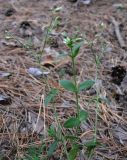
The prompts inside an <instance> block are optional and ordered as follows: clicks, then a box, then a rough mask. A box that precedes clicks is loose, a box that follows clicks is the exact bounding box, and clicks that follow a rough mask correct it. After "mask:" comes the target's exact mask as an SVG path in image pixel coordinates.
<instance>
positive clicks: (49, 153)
mask: <svg viewBox="0 0 127 160" xmlns="http://www.w3.org/2000/svg"><path fill="white" fill-rule="evenodd" d="M57 145H58V141H57V140H55V141H54V142H53V143H52V144H51V145H50V147H49V149H48V152H47V155H48V157H51V156H52V155H53V152H55V151H56V148H57Z"/></svg>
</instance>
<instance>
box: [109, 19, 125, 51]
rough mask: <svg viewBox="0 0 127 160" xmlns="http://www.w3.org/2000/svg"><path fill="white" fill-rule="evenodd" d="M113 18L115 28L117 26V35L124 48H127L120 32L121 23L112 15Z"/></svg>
mask: <svg viewBox="0 0 127 160" xmlns="http://www.w3.org/2000/svg"><path fill="white" fill-rule="evenodd" d="M111 20H112V23H113V25H114V28H115V33H116V37H117V39H118V41H119V44H120V46H121V47H122V48H125V47H126V45H125V42H124V40H123V37H122V36H121V33H120V29H119V23H118V22H117V21H116V20H115V18H114V17H111Z"/></svg>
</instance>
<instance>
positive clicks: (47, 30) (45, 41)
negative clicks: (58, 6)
mask: <svg viewBox="0 0 127 160" xmlns="http://www.w3.org/2000/svg"><path fill="white" fill-rule="evenodd" d="M53 20H54V18H53V17H52V18H51V21H50V24H49V26H48V27H47V28H46V35H45V39H44V43H43V47H42V49H41V55H42V54H43V52H44V49H45V46H46V43H47V39H48V36H49V33H50V29H51V27H52V23H53Z"/></svg>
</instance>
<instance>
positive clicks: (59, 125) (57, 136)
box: [53, 103, 69, 160]
mask: <svg viewBox="0 0 127 160" xmlns="http://www.w3.org/2000/svg"><path fill="white" fill-rule="evenodd" d="M53 108H54V115H55V119H56V121H57V123H58V132H59V135H56V138H57V139H59V140H60V141H62V143H63V146H64V151H65V153H66V156H67V160H69V155H68V152H67V147H66V144H65V141H66V140H65V138H64V136H63V135H62V126H61V124H60V123H59V119H58V116H57V111H56V107H55V105H54V103H53ZM59 137H60V138H59Z"/></svg>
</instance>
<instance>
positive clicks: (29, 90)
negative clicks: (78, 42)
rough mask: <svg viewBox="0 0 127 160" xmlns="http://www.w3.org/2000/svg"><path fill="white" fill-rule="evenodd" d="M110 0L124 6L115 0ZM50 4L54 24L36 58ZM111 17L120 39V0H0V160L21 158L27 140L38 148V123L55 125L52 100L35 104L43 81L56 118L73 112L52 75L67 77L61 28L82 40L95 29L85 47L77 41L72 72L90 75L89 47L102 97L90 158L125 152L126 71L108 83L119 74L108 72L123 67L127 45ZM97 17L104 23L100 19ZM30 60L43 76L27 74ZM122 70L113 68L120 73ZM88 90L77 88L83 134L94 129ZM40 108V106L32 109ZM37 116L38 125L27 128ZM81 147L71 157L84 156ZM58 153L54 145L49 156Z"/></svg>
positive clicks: (123, 17) (113, 158)
mask: <svg viewBox="0 0 127 160" xmlns="http://www.w3.org/2000/svg"><path fill="white" fill-rule="evenodd" d="M116 4H121V5H123V6H122V7H120V6H119V7H116ZM57 6H62V11H61V12H60V13H58V16H60V25H59V26H58V27H57V28H55V29H54V30H53V33H54V34H53V35H52V36H51V40H50V41H49V42H48V44H47V45H46V46H45V48H46V49H47V50H48V51H47V50H45V51H44V53H43V55H42V58H41V65H40V64H39V63H38V61H37V59H38V57H39V54H38V52H39V51H40V48H42V44H43V43H42V40H43V39H44V37H45V32H44V31H45V28H46V26H48V25H49V24H50V21H51V17H52V13H51V9H52V8H54V7H57ZM111 17H114V18H115V20H116V21H117V22H118V23H119V29H120V34H121V36H122V37H123V39H124V42H125V44H127V1H126V0H117V1H116V0H95V1H93V2H92V3H91V4H90V5H89V6H86V5H79V6H78V8H76V7H75V6H74V3H72V2H69V1H67V0H30V1H28V0H12V1H10V0H5V1H3V0H0V22H1V27H0V39H1V40H0V72H1V71H2V72H5V73H9V74H10V75H9V76H7V77H4V78H3V77H2V76H1V74H0V96H1V95H4V96H7V97H6V98H7V102H5V103H3V102H1V100H0V158H1V159H2V160H4V159H8V160H10V159H11V160H14V159H25V158H24V156H25V153H26V150H27V149H28V148H29V147H31V146H32V145H33V144H34V145H36V146H38V148H39V145H40V143H41V139H42V136H43V135H44V131H45V130H44V126H45V125H46V129H47V128H48V127H49V126H50V125H51V124H54V125H56V126H57V124H56V121H55V118H54V113H53V108H52V105H51V104H50V105H49V106H48V107H47V108H46V109H45V108H44V105H43V104H42V101H43V99H44V97H45V96H46V94H47V92H48V91H49V88H50V87H52V88H54V87H55V88H57V89H60V93H59V96H58V97H57V98H56V101H55V106H56V110H57V112H58V117H59V119H60V122H61V124H63V122H64V121H65V119H67V118H68V117H70V116H71V115H74V113H75V97H74V96H73V95H72V94H70V93H68V92H67V91H64V90H63V89H62V88H61V87H60V86H59V83H58V81H59V79H61V77H62V76H61V74H64V76H63V77H62V78H64V79H71V78H72V71H71V68H70V67H71V62H70V59H69V58H68V56H67V55H66V56H65V55H64V56H63V55H62V54H63V52H64V53H66V52H67V51H68V49H67V48H66V47H65V46H64V44H63V42H62V34H61V33H63V32H66V33H68V35H69V36H72V35H74V34H78V35H79V37H82V36H84V35H86V39H87V40H89V41H93V40H94V39H95V35H96V34H97V33H101V35H100V36H99V38H96V40H97V41H96V42H95V43H94V46H93V48H92V50H91V49H90V47H89V46H88V44H84V45H83V46H82V48H81V53H80V54H79V56H78V58H77V74H78V78H79V81H83V80H86V79H95V76H96V64H95V59H94V55H98V56H99V57H100V62H101V64H100V66H99V77H98V79H99V80H98V82H97V83H98V85H99V86H100V95H101V96H102V97H103V98H107V100H108V102H107V101H106V102H105V101H101V102H100V103H99V116H98V132H97V139H98V141H99V142H100V143H101V146H98V147H97V148H96V149H95V152H94V155H93V158H92V159H93V160H127V85H126V84H127V77H126V75H125V78H124V77H123V79H120V84H118V83H117V84H115V82H116V78H117V79H119V78H121V76H119V75H118V76H116V77H115V75H114V74H112V72H113V68H112V67H114V66H120V67H123V69H124V70H125V71H126V69H127V52H126V46H125V47H121V46H120V44H119V41H118V38H117V37H116V34H115V32H114V25H113V23H112V18H111ZM102 23H103V26H104V29H103V31H102V28H101V27H100V26H102ZM24 30H25V31H26V32H25V31H24ZM8 32H9V33H11V38H10V35H7V33H8ZM12 35H13V38H12ZM19 41H20V42H22V43H19ZM28 47H29V48H28ZM49 47H50V49H49ZM104 47H105V50H103V49H104ZM30 67H39V68H41V69H43V70H46V71H49V72H50V74H48V76H47V77H45V78H44V77H41V78H40V77H39V78H36V77H34V76H32V75H30V74H28V68H30ZM63 72H64V73H63ZM116 72H117V71H116ZM121 72H122V71H121V70H120V74H121ZM122 73H126V72H124V71H123V72H122ZM112 76H114V77H112ZM45 81H47V83H46V82H45ZM47 84H48V87H49V88H48V87H47ZM93 96H95V94H94V92H93V91H92V89H91V90H89V91H86V92H84V91H83V92H82V93H81V95H80V105H81V107H82V108H84V109H85V110H87V111H88V113H89V119H88V121H87V122H86V123H85V124H83V125H82V126H81V131H82V132H81V133H80V137H81V141H82V142H86V141H88V140H90V139H91V138H92V137H93V135H94V132H93V129H94V125H95V108H96V105H95V103H89V100H90V99H91V98H92V97H93ZM8 97H9V98H8ZM40 109H41V110H42V111H41V113H40V114H39V110H40ZM37 118H39V123H40V126H41V127H40V126H36V128H34V126H35V124H36V121H37ZM44 119H45V123H44ZM44 124H45V125H44ZM43 141H44V143H45V144H46V146H49V144H50V143H51V142H52V139H51V137H50V138H49V137H48V136H47V134H46V138H45V137H44V140H43ZM68 147H69V145H68ZM46 150H47V148H46V149H44V150H43V152H40V154H41V155H42V156H43V157H45V155H46ZM82 152H83V153H84V154H83V155H82V154H81V155H79V156H78V157H77V160H88V158H86V157H87V155H86V151H85V149H84V150H82ZM60 155H61V157H62V158H61V160H62V159H65V160H66V158H65V155H64V154H63V148H62V147H61V146H60V147H59V148H58V150H57V151H56V152H55V154H54V156H52V158H51V159H55V160H57V159H60ZM39 156H40V155H39Z"/></svg>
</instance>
